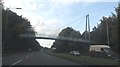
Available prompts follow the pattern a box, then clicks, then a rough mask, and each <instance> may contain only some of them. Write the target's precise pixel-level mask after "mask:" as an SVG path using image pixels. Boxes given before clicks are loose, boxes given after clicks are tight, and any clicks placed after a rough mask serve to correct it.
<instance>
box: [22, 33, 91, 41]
mask: <svg viewBox="0 0 120 67" xmlns="http://www.w3.org/2000/svg"><path fill="white" fill-rule="evenodd" d="M20 37H24V38H37V37H44V38H52V39H60V40H69V41H78V42H79V41H81V42H87V43H88V42H89V41H88V40H85V39H81V38H72V37H63V36H59V37H58V36H55V35H46V34H36V35H33V34H21V35H20Z"/></svg>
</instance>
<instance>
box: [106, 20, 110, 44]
mask: <svg viewBox="0 0 120 67" xmlns="http://www.w3.org/2000/svg"><path fill="white" fill-rule="evenodd" d="M106 27H107V42H108V46H109V44H110V41H109V31H108V22H106Z"/></svg>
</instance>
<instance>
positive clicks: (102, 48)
mask: <svg viewBox="0 0 120 67" xmlns="http://www.w3.org/2000/svg"><path fill="white" fill-rule="evenodd" d="M89 51H90V52H95V53H102V54H105V55H106V56H108V57H112V58H115V57H116V53H115V52H114V51H113V50H112V49H111V48H110V46H108V45H91V46H90V49H89Z"/></svg>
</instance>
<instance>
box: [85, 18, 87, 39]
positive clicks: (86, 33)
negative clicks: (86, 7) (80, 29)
mask: <svg viewBox="0 0 120 67" xmlns="http://www.w3.org/2000/svg"><path fill="white" fill-rule="evenodd" d="M85 39H86V40H87V16H86V27H85Z"/></svg>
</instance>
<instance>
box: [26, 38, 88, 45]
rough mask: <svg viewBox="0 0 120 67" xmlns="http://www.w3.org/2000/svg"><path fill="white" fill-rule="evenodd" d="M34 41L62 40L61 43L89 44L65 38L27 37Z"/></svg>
mask: <svg viewBox="0 0 120 67" xmlns="http://www.w3.org/2000/svg"><path fill="white" fill-rule="evenodd" d="M27 38H32V39H48V40H60V41H67V42H72V43H86V44H89V41H81V40H72V39H64V38H62V39H61V38H50V37H27Z"/></svg>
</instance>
